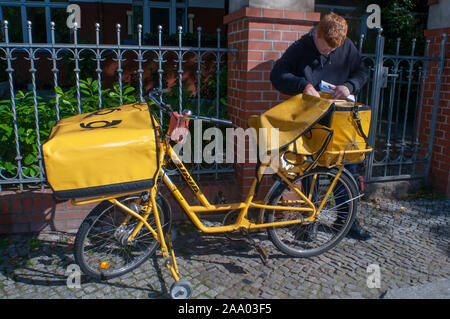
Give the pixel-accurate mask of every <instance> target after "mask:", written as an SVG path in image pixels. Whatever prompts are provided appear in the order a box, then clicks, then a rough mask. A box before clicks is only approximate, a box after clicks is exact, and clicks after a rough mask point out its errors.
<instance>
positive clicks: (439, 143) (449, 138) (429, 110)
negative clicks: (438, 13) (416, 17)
mask: <svg viewBox="0 0 450 319" xmlns="http://www.w3.org/2000/svg"><path fill="white" fill-rule="evenodd" d="M444 33H446V34H450V28H444V29H430V30H426V31H425V36H426V37H427V40H430V51H429V54H430V56H431V57H439V56H440V52H441V41H442V34H444ZM448 42H449V41H448V40H447V41H446V44H445V51H444V52H445V61H444V69H443V72H442V76H441V79H440V80H441V87H440V95H439V101H438V104H437V105H438V106H437V107H438V110H437V118H436V126H435V136H434V141H433V150H432V159H431V171H430V177H431V182H432V186H433V189H434V190H436V191H437V192H439V193H441V194H444V195H446V196H447V197H450V45H449V43H448ZM429 72H430V73H429V74H428V75H427V78H426V83H425V87H424V94H423V106H422V118H421V119H422V124H421V132H420V135H419V136H420V142H421V143H420V145H421V150H422V151H421V153H422V154H421V155H425V153H426V150H427V148H428V145H429V144H428V143H429V137H430V132H431V124H432V114H433V108H434V104H435V91H436V89H437V80H438V64H437V62H432V63H430V66H429Z"/></svg>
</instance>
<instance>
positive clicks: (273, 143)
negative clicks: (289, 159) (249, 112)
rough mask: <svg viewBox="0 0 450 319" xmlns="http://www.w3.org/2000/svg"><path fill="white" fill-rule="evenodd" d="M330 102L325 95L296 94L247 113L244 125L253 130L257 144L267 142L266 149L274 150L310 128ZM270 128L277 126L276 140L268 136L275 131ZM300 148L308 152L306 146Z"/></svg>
mask: <svg viewBox="0 0 450 319" xmlns="http://www.w3.org/2000/svg"><path fill="white" fill-rule="evenodd" d="M331 104H332V102H330V100H328V99H325V98H318V97H315V96H312V95H307V94H298V95H296V96H293V97H291V98H289V99H288V100H286V101H284V102H282V103H280V104H278V105H276V106H274V107H273V108H271V109H270V110H268V111H266V112H264V113H263V114H261V115H259V116H251V117H250V118H249V119H248V126H249V127H252V128H254V129H255V130H256V131H257V133H258V142H259V143H260V144H261V143H264V142H265V143H267V144H266V145H267V148H266V150H267V151H274V150H278V149H279V148H283V147H285V146H287V145H288V144H290V143H292V142H293V141H295V140H296V139H297V138H298V137H299V136H301V135H302V134H304V133H305V132H306V131H307V130H308V129H310V128H311V127H312V126H313V125H314V124H315V123H316V122H317V121H318V120H319V119H320V118H321V117H323V116H324V115H325V114H326V113H327V112H328V110H329V108H330V106H331ZM260 128H265V129H266V130H260ZM273 129H275V130H278V141H277V139H274V138H273V137H272V136H271V135H272V134H275V133H274V131H273ZM319 147H320V146H319ZM304 151H305V152H306V153H311V152H312V150H308V149H305V150H304Z"/></svg>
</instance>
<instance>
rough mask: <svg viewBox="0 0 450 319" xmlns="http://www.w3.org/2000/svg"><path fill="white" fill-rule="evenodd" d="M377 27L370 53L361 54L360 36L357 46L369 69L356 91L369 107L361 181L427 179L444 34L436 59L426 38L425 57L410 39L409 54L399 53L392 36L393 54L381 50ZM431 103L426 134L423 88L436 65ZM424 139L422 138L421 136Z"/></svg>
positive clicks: (437, 101)
mask: <svg viewBox="0 0 450 319" xmlns="http://www.w3.org/2000/svg"><path fill="white" fill-rule="evenodd" d="M381 33H382V29H379V30H378V35H377V38H376V47H375V52H374V53H372V54H367V53H362V43H363V40H364V37H361V41H360V44H359V50H360V52H361V55H362V57H363V59H364V60H365V63H366V65H368V67H369V72H370V76H369V81H368V83H367V84H366V86H365V87H364V88H363V89H362V90H361V92H359V96H358V98H359V101H360V102H362V103H365V104H368V105H370V106H371V107H372V122H371V132H370V135H369V143H370V145H371V146H372V147H373V148H374V152H372V153H371V154H370V156H368V157H367V159H366V162H365V165H364V170H365V180H366V182H380V181H393V180H405V179H415V178H424V179H427V178H428V174H429V172H430V165H431V152H432V150H433V140H434V135H435V127H436V119H437V111H438V105H439V94H440V88H441V76H442V71H443V67H444V53H445V41H446V36H445V34H444V35H443V38H442V41H441V47H440V55H439V57H430V56H429V48H430V42H429V40H428V41H427V43H426V48H425V56H415V55H414V52H415V44H416V43H415V42H416V41H415V39H414V40H413V41H412V43H411V54H410V55H408V56H405V55H400V54H399V48H400V39H397V44H396V54H395V55H385V54H384V41H385V39H384V37H383V36H382V35H381ZM436 65H437V72H436V71H435V72H434V73H433V78H435V82H433V84H434V83H435V86H436V87H435V90H434V96H433V97H434V106H433V107H432V110H431V113H432V115H431V125H430V132H429V133H427V135H428V137H426V136H425V135H424V134H423V129H424V127H423V126H424V123H423V121H424V105H423V102H424V88H425V84H426V82H427V79H429V78H431V77H430V75H431V74H432V73H431V68H432V67H436ZM424 138H425V140H424Z"/></svg>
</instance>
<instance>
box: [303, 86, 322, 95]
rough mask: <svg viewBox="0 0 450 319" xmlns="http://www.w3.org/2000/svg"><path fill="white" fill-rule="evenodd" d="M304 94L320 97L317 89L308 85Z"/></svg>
mask: <svg viewBox="0 0 450 319" xmlns="http://www.w3.org/2000/svg"><path fill="white" fill-rule="evenodd" d="M303 93H304V94H308V95H312V96H316V97H320V94H319V92H317V91H316V89H315V88H314V86H312V85H307V86H306V87H305V90H304V91H303Z"/></svg>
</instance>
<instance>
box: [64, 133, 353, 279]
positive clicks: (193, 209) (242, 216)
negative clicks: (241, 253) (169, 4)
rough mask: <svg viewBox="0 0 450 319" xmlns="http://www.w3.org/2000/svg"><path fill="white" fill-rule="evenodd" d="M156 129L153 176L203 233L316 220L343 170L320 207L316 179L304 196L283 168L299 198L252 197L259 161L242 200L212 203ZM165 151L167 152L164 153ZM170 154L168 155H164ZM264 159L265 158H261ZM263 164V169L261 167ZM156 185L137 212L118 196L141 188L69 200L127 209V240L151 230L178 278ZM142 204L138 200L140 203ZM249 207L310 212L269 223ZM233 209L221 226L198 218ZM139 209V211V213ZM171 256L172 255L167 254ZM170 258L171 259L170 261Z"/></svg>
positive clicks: (167, 264) (284, 179) (260, 174)
mask: <svg viewBox="0 0 450 319" xmlns="http://www.w3.org/2000/svg"><path fill="white" fill-rule="evenodd" d="M156 130H157V132H158V138H157V143H158V147H159V149H160V150H162V151H161V152H160V154H159V156H160V158H159V163H160V165H159V167H160V169H159V171H158V172H157V177H156V180H158V179H159V177H161V179H162V180H163V182H164V183H165V185H166V186H167V187H168V189H169V190H170V192H171V193H172V194H173V196H174V197H175V199H176V200H177V202H178V203H179V204H180V206H181V207H182V208H183V210H184V211H185V212H186V214H187V216H188V217H189V219H190V220H191V221H192V222H193V224H194V225H195V226H196V227H197V228H198V229H200V230H201V231H202V232H204V233H223V232H231V231H239V230H253V229H261V228H268V227H283V226H289V225H293V224H300V223H305V222H313V221H316V220H317V217H318V215H319V214H320V212H321V210H322V208H323V207H324V205H325V203H326V202H327V200H328V198H329V196H330V194H331V191H332V190H333V188H334V187H335V185H336V183H337V181H338V179H339V177H340V175H341V173H342V171H343V168H344V165H339V166H338V167H339V170H338V173H337V174H336V176H335V178H334V180H333V181H332V183H331V185H330V186H329V189H328V191H327V192H326V194H325V197H324V199H323V200H322V202H321V203H320V205H319V207H318V208H316V206H315V205H314V203H312V198H311V197H312V193H313V191H312V190H313V189H314V187H315V184H316V179H315V178H313V179H312V183H311V186H310V189H309V191H308V194H310V195H309V197H307V196H306V195H305V194H304V193H303V192H302V190H300V189H299V188H297V187H296V186H295V185H294V184H293V183H292V182H291V181H290V179H289V178H288V177H287V176H286V175H285V174H284V173H283V172H282V171H277V173H276V174H277V175H278V176H279V177H280V178H281V179H282V180H283V181H284V182H285V183H286V184H287V185H288V186H289V187H290V188H291V190H293V191H294V192H295V193H297V194H298V195H299V196H300V198H301V199H300V200H296V201H292V200H287V201H285V202H287V205H288V206H280V205H267V204H264V203H263V202H262V201H257V200H254V197H255V189H256V185H257V183H258V180H260V179H261V176H262V175H263V174H264V172H265V170H266V169H267V167H268V166H269V165H268V164H262V165H261V166H260V169H259V170H258V176H255V177H254V179H253V182H252V185H251V187H250V191H249V193H248V194H247V196H246V198H245V200H244V201H242V202H235V203H228V204H211V203H210V202H209V201H208V199H207V198H206V196H205V195H204V194H203V192H202V191H201V189H200V187H199V186H198V185H197V183H196V182H195V180H194V179H193V178H192V176H191V175H190V173H189V171H188V170H187V169H186V167H185V166H184V164H183V162H182V161H181V160H180V158H179V157H178V155H177V154H176V152H175V151H174V149H173V148H172V146H171V145H170V143H169V140H170V138H169V137H168V135H166V136H161V134H160V131H159V127H157V128H156ZM166 155H168V156H166ZM167 158H169V159H167ZM168 162H172V163H173V164H175V167H176V169H177V171H178V172H179V173H180V174H181V175H182V176H183V178H184V180H185V181H186V183H187V184H188V185H189V187H190V189H191V190H192V191H193V193H194V195H195V197H196V198H197V199H198V200H199V201H200V203H201V205H195V206H192V205H190V204H189V203H188V202H187V201H186V199H185V198H184V196H183V195H182V193H181V192H180V190H179V189H178V187H177V186H176V185H175V184H174V183H173V182H172V180H171V179H170V177H169V175H168V174H167V172H166V171H165V165H166V164H167V163H168ZM263 163H264V161H263ZM261 168H262V171H261ZM157 185H158V183H155V185H154V187H153V188H151V189H150V190H148V191H149V192H150V202H149V203H144V205H141V207H140V212H136V211H134V210H132V209H131V208H129V207H127V206H126V205H124V204H122V203H121V202H120V201H119V200H118V198H120V197H123V196H128V195H133V194H140V193H142V191H134V192H130V193H122V194H114V195H109V196H100V197H95V198H91V199H86V200H75V199H72V201H71V202H72V204H73V205H75V206H79V205H84V204H89V203H94V202H100V201H105V200H107V201H109V202H111V203H112V204H114V205H115V206H117V207H119V208H120V209H121V210H123V211H124V212H126V213H127V214H129V215H127V217H126V218H125V220H124V221H123V223H122V225H125V224H126V223H128V221H129V220H130V219H131V218H132V217H135V218H137V219H138V220H139V223H138V224H137V226H136V227H135V229H134V230H133V232H132V233H131V234H130V235H129V237H128V238H127V241H131V240H133V239H134V238H135V236H136V235H137V234H138V233H139V231H140V230H141V228H142V227H143V226H145V227H146V228H147V229H148V230H149V232H150V233H151V234H152V236H153V237H154V238H155V240H156V241H157V242H158V243H159V244H160V247H161V252H162V255H163V258H166V266H167V268H168V269H169V270H170V272H171V273H172V276H173V278H174V279H175V280H176V281H179V279H180V278H179V276H178V274H179V270H178V266H177V263H176V260H175V254H174V251H173V248H172V243H171V239H170V234H164V233H163V227H162V225H161V220H160V213H159V211H158V208H157V205H156V194H157ZM139 204H141V203H139ZM289 204H292V205H293V204H302V207H296V206H292V205H289ZM250 208H259V209H267V210H282V211H292V212H303V213H310V214H309V216H307V217H303V216H299V218H297V219H295V220H288V221H276V222H271V223H264V222H262V221H261V222H256V223H255V222H253V221H251V220H249V219H248V218H247V217H248V211H249V209H250ZM232 210H236V211H237V212H236V214H238V215H237V219H236V222H235V223H233V224H231V225H224V226H213V227H206V226H205V225H204V224H203V223H202V222H201V221H200V219H199V217H198V216H197V214H201V213H205V212H209V213H211V212H219V213H220V212H225V211H232ZM151 212H153V214H154V218H155V224H156V229H153V228H152V227H151V226H150V225H149V223H148V222H147V218H148V217H149V216H150V214H151ZM140 213H141V214H140ZM164 236H166V238H167V244H166V240H165V238H164ZM170 257H171V258H170ZM170 260H171V261H170Z"/></svg>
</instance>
